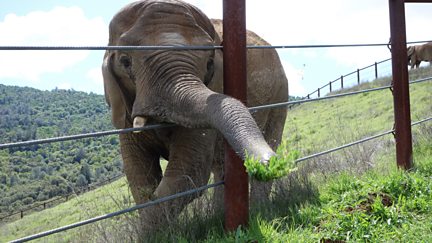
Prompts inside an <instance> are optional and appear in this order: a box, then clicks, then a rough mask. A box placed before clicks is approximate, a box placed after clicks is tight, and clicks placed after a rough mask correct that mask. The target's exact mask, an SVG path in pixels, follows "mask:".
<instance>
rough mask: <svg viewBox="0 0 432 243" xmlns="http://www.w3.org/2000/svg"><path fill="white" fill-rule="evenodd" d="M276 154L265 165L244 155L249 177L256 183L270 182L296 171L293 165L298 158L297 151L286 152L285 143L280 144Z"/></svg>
mask: <svg viewBox="0 0 432 243" xmlns="http://www.w3.org/2000/svg"><path fill="white" fill-rule="evenodd" d="M276 154H277V156H273V157H271V158H270V160H269V161H268V163H267V164H264V163H261V162H260V161H259V160H256V159H255V158H254V157H250V156H248V155H247V154H246V159H245V167H246V171H247V172H248V174H249V176H251V177H253V178H254V179H256V180H258V181H270V180H275V179H279V178H281V177H284V176H286V175H288V174H289V173H290V172H293V171H295V170H296V169H297V168H296V164H295V160H297V159H298V158H299V152H298V151H297V150H291V151H288V148H287V146H286V143H285V142H282V144H281V145H280V146H279V147H278V149H277V151H276Z"/></svg>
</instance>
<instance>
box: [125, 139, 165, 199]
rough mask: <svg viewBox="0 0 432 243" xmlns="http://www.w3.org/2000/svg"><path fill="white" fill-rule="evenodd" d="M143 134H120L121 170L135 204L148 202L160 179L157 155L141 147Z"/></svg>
mask: <svg viewBox="0 0 432 243" xmlns="http://www.w3.org/2000/svg"><path fill="white" fill-rule="evenodd" d="M148 140H149V138H148V137H146V136H145V134H143V133H140V134H120V144H121V154H122V157H123V169H124V172H125V174H126V177H127V179H128V182H129V187H130V190H131V192H132V196H133V197H134V200H135V203H137V204H140V203H144V202H146V201H148V200H149V199H150V197H151V196H152V194H153V192H154V190H155V189H156V187H157V185H158V184H159V182H160V180H161V178H162V170H161V167H160V164H159V155H157V154H155V153H151V152H150V151H149V148H148V147H146V146H145V145H143V142H144V141H148Z"/></svg>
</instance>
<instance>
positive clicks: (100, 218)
mask: <svg viewBox="0 0 432 243" xmlns="http://www.w3.org/2000/svg"><path fill="white" fill-rule="evenodd" d="M223 184H224V182H223V181H220V182H217V183H213V184H209V185H205V186H202V187H198V188H195V189H191V190H188V191H184V192H181V193H177V194H173V195H170V196H167V197H163V198H159V199H156V200H153V201H149V202H146V203H143V204H139V205H136V206H133V207H130V208H126V209H123V210H120V211H116V212H113V213H108V214H105V215H101V216H97V217H94V218H91V219H87V220H83V221H80V222H77V223H74V224H69V225H66V226H62V227H59V228H56V229H52V230H48V231H45V232H41V233H38V234H34V235H30V236H27V237H24V238H20V239H17V240H13V241H11V242H26V241H30V240H35V239H38V238H42V237H45V236H48V235H52V234H55V233H59V232H63V231H66V230H70V229H73V228H76V227H80V226H84V225H87V224H90V223H94V222H97V221H100V220H103V219H108V218H112V217H115V216H119V215H122V214H125V213H130V212H132V211H135V210H138V209H142V208H147V207H151V206H154V205H156V204H159V203H163V202H167V201H171V200H174V199H176V198H179V197H184V196H187V195H192V194H195V193H198V192H201V191H204V190H207V189H210V188H214V187H218V186H221V185H223Z"/></svg>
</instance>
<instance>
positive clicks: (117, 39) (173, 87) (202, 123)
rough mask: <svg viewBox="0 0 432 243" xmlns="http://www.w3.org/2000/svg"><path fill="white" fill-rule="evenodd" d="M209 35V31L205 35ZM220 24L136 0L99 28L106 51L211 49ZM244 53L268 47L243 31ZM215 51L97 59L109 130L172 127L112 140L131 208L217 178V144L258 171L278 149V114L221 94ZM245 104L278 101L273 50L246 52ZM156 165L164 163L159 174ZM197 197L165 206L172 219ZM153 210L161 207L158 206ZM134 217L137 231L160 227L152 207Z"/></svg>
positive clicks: (282, 97)
mask: <svg viewBox="0 0 432 243" xmlns="http://www.w3.org/2000/svg"><path fill="white" fill-rule="evenodd" d="M215 27H216V28H215ZM221 32H222V27H221V21H220V20H213V23H212V21H211V20H209V19H208V18H207V17H206V15H205V14H204V13H203V12H201V11H200V10H199V9H197V8H196V7H194V6H192V5H190V4H188V3H185V2H182V1H180V0H144V1H138V2H134V3H131V4H129V5H127V6H125V7H124V8H123V9H121V10H120V11H119V12H118V13H117V14H116V15H115V16H114V17H113V19H112V21H111V23H110V26H109V45H110V46H137V45H138V46H153V45H156V46H161V45H170V46H194V45H195V46H218V45H221V43H222V41H221V35H222V33H221ZM247 42H248V44H251V45H268V43H267V42H265V41H264V40H263V39H261V38H260V37H258V36H257V35H256V34H254V33H253V32H250V31H248V33H247ZM222 62H223V61H222V50H213V49H212V50H187V51H185V50H139V51H138V50H134V51H124V50H107V51H106V53H105V56H104V60H103V65H102V73H103V77H104V88H105V97H106V101H107V103H108V104H109V106H110V107H111V110H112V123H113V125H114V126H115V127H116V128H119V129H121V128H129V127H142V126H144V125H146V124H154V123H164V122H166V123H174V124H176V125H177V126H175V127H171V128H163V129H157V130H148V131H143V132H140V133H129V134H120V148H121V154H122V158H123V162H124V172H125V174H126V177H127V180H128V182H129V186H130V189H131V192H132V195H133V198H134V200H135V202H136V203H143V202H146V201H148V200H151V199H154V198H160V197H164V196H167V195H171V194H174V193H177V192H180V191H184V190H187V189H191V188H194V187H199V186H202V185H205V184H207V183H208V181H209V177H210V174H211V171H212V170H213V173H214V180H215V181H216V182H217V181H220V180H222V179H223V168H222V166H221V165H222V164H223V160H224V156H223V153H224V152H223V142H222V141H223V138H225V139H226V140H227V141H228V143H229V144H230V145H231V146H232V148H233V149H234V151H235V152H236V153H237V154H238V155H239V156H240V157H242V158H244V157H245V153H246V152H247V153H248V154H250V155H252V156H254V157H255V158H256V159H258V160H259V161H261V162H262V163H266V162H267V161H268V160H269V158H270V157H271V156H274V155H275V153H274V150H275V148H276V147H277V146H278V145H279V143H280V141H281V136H282V132H283V127H284V124H285V118H286V109H285V108H278V109H269V110H262V111H258V112H256V113H254V114H253V116H252V115H251V114H250V112H249V111H248V109H247V107H246V106H245V105H243V104H242V102H240V101H238V100H236V99H234V98H231V97H229V96H227V95H224V94H223V70H222V64H223V63H222ZM247 70H248V73H247V81H248V87H247V94H248V95H247V96H248V105H250V106H255V105H263V104H270V103H276V102H285V101H287V100H288V81H287V78H286V76H285V73H284V70H283V67H282V65H281V62H280V60H279V57H278V55H277V52H276V51H275V50H258V49H254V50H249V51H248V53H247ZM160 158H164V159H166V160H167V161H168V165H167V167H166V170H165V172H164V173H163V174H162V169H161V166H160V161H159V160H160ZM197 196H198V195H194V196H190V197H186V198H182V199H179V200H177V201H173V202H170V203H167V204H166V205H164V206H166V208H168V210H169V211H170V212H169V213H170V215H171V216H176V215H178V214H179V213H180V212H181V210H182V208H184V207H185V205H187V204H188V203H189V202H191V201H192V200H193V199H194V198H196V197H197ZM160 207H162V206H160ZM160 207H159V208H158V207H156V208H149V209H146V210H143V211H141V212H140V214H141V219H142V220H143V221H144V222H145V224H147V225H151V226H155V225H156V226H157V225H158V224H160V223H163V222H164V220H166V216H161V213H160V211H159V210H160V209H161V208H160Z"/></svg>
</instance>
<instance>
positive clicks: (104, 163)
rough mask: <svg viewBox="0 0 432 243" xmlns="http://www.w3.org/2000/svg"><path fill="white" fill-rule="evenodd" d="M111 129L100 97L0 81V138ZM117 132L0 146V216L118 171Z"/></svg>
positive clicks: (4, 140)
mask: <svg viewBox="0 0 432 243" xmlns="http://www.w3.org/2000/svg"><path fill="white" fill-rule="evenodd" d="M109 129H112V126H111V121H110V116H109V110H108V107H107V105H106V104H105V100H104V97H103V96H101V95H96V94H87V93H84V92H77V91H72V90H68V91H66V90H53V91H40V90H37V89H32V88H22V87H14V86H5V85H0V143H2V144H3V143H12V142H18V141H27V140H33V139H41V138H51V137H57V136H65V135H73V134H80V133H87V132H95V131H101V130H109ZM121 166H122V163H121V160H120V157H119V149H118V139H117V137H116V136H110V137H103V138H97V139H81V140H76V141H66V142H57V143H52V144H42V145H33V146H30V147H18V148H10V149H2V150H0V217H1V216H3V215H7V214H8V213H10V212H12V211H16V210H18V209H22V208H26V206H28V205H31V204H34V203H36V202H43V201H46V200H48V199H50V198H53V197H58V196H61V195H65V194H68V193H71V192H72V191H75V190H77V189H78V188H80V187H83V186H87V185H89V184H94V183H97V182H100V181H103V180H106V179H107V178H110V177H113V176H114V175H117V174H119V173H120V170H121Z"/></svg>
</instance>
